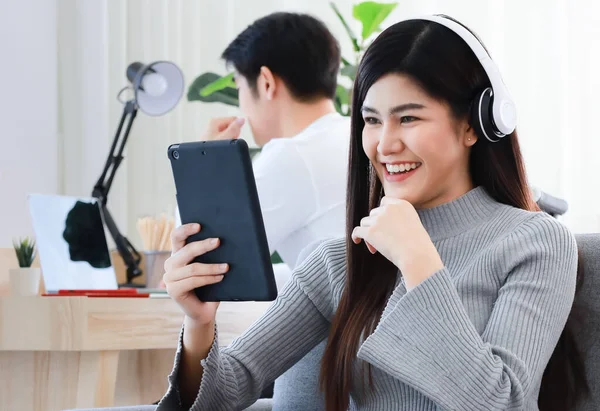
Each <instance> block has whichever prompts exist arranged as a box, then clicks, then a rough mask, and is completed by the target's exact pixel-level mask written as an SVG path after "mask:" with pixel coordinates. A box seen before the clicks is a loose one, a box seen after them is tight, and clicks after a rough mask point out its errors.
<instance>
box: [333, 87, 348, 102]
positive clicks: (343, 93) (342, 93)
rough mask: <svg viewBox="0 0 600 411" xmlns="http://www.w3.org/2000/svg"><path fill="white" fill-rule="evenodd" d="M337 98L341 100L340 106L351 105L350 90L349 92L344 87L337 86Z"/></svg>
mask: <svg viewBox="0 0 600 411" xmlns="http://www.w3.org/2000/svg"><path fill="white" fill-rule="evenodd" d="M335 97H336V99H338V100H339V102H340V105H342V106H344V105H348V104H350V90H348V89H347V88H346V87H344V86H340V85H339V84H338V85H337V87H336V89H335Z"/></svg>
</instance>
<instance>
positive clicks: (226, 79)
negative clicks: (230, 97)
mask: <svg viewBox="0 0 600 411" xmlns="http://www.w3.org/2000/svg"><path fill="white" fill-rule="evenodd" d="M227 87H230V88H236V86H235V82H234V81H233V73H229V74H228V75H226V76H223V77H221V78H218V79H216V80H215V81H213V82H211V83H208V84H207V85H206V86H204V87H202V88H201V89H200V95H201V96H202V97H207V96H210V95H211V94H212V93H214V92H217V91H220V90H223V89H226V88H227Z"/></svg>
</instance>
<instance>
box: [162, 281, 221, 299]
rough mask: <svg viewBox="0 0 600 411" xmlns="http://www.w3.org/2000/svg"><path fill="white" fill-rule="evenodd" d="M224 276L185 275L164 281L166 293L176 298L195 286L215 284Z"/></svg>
mask: <svg viewBox="0 0 600 411" xmlns="http://www.w3.org/2000/svg"><path fill="white" fill-rule="evenodd" d="M224 277H225V276H224V275H204V276H196V277H187V278H184V279H182V280H179V281H175V282H166V285H167V293H168V294H169V295H170V296H171V298H173V299H175V300H177V299H178V298H180V297H182V296H184V295H186V294H187V293H189V292H190V291H192V290H194V289H196V288H200V287H204V286H206V285H209V284H216V283H218V282H220V281H222V280H223V278H224Z"/></svg>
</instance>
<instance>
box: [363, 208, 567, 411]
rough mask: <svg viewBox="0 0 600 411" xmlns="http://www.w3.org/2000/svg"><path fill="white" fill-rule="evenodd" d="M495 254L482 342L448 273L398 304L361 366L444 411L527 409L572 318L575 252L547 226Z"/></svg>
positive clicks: (540, 224)
mask: <svg viewBox="0 0 600 411" xmlns="http://www.w3.org/2000/svg"><path fill="white" fill-rule="evenodd" d="M498 251H499V252H500V253H501V254H500V255H501V256H502V257H501V259H502V260H503V261H502V263H501V265H502V266H503V269H504V275H506V274H507V275H506V280H505V282H504V285H503V286H502V287H501V288H500V290H499V292H498V296H497V299H496V302H495V304H494V307H493V310H492V312H491V316H490V318H489V320H488V322H487V325H486V327H485V329H484V331H483V333H482V334H481V335H480V334H479V333H478V332H477V330H476V329H475V327H474V325H473V323H472V322H471V320H470V318H469V316H468V315H467V313H466V310H465V308H464V306H463V304H462V301H461V299H460V297H459V294H458V292H457V289H456V286H455V285H454V283H453V281H452V279H451V278H452V276H451V273H449V272H448V270H447V269H446V268H444V269H442V270H440V271H438V272H436V273H435V274H434V275H433V276H431V277H430V278H428V279H427V280H425V281H423V282H422V283H421V284H419V285H418V286H417V287H415V288H414V289H412V290H411V291H410V292H408V293H407V294H406V295H404V296H403V297H402V298H401V299H400V300H399V301H398V303H397V305H396V306H395V307H394V308H393V309H392V311H391V312H390V314H389V315H387V316H386V317H385V318H383V319H382V320H381V322H380V323H379V324H378V326H377V328H376V330H375V332H374V333H373V334H372V335H371V336H369V338H367V340H366V341H365V342H364V344H363V345H362V346H361V348H360V350H359V353H358V356H359V358H361V359H363V360H365V361H367V362H369V363H371V364H373V365H374V366H376V367H378V368H380V369H381V370H383V371H385V372H386V373H388V374H389V375H391V376H392V377H394V378H397V379H399V380H401V381H403V382H405V383H406V384H408V385H410V386H412V387H413V388H415V389H416V390H418V391H420V392H421V393H423V394H424V395H426V396H427V397H429V398H431V399H432V400H433V401H434V402H435V403H437V404H438V405H439V406H441V407H442V408H444V409H448V410H461V411H462V410H482V409H485V410H508V409H510V410H516V409H519V410H520V409H523V408H524V399H525V397H526V394H527V393H528V390H530V389H532V388H535V387H533V385H535V383H532V382H536V381H537V382H539V381H540V380H541V376H542V375H543V372H544V369H545V367H546V365H547V363H548V360H549V358H550V356H551V355H552V352H553V350H554V348H555V346H556V344H557V342H558V339H559V337H560V334H561V332H562V330H563V328H564V326H565V323H566V320H567V317H568V315H569V312H570V310H571V306H572V303H573V299H574V294H575V281H576V271H577V245H576V243H575V239H574V236H573V235H572V234H571V233H570V232H569V231H568V230H567V229H566V227H564V226H563V225H562V224H560V223H559V222H556V221H555V220H551V219H545V218H544V219H532V220H530V221H529V222H528V223H526V224H523V225H522V226H521V227H520V229H519V230H517V231H515V232H513V233H512V234H510V235H509V236H508V237H507V238H506V239H505V240H504V241H503V243H502V245H501V247H500V250H498ZM483 274H484V273H482V275H483Z"/></svg>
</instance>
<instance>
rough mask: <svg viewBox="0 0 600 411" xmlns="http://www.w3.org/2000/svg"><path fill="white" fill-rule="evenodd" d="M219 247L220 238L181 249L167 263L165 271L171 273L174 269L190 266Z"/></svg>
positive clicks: (188, 245) (191, 244) (209, 239)
mask: <svg viewBox="0 0 600 411" xmlns="http://www.w3.org/2000/svg"><path fill="white" fill-rule="evenodd" d="M218 246H219V239H218V238H208V239H206V240H202V241H194V242H192V243H189V244H187V245H186V246H185V247H183V248H181V249H180V250H179V251H177V252H176V253H175V254H173V255H172V256H171V257H169V258H168V259H167V261H165V271H166V272H169V271H172V270H173V269H176V268H179V267H183V266H185V265H187V264H189V262H190V261H192V260H193V259H194V258H196V257H198V256H199V255H202V254H206V253H207V252H209V251H212V250H214V249H215V248H217V247H218Z"/></svg>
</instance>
